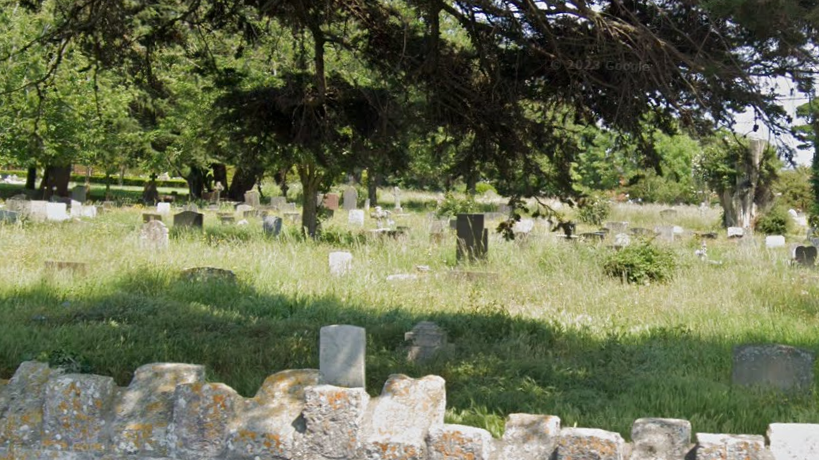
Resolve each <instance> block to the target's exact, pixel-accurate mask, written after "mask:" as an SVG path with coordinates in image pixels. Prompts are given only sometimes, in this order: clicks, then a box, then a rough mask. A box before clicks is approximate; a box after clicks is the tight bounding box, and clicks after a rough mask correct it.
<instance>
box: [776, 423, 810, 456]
mask: <svg viewBox="0 0 819 460" xmlns="http://www.w3.org/2000/svg"><path fill="white" fill-rule="evenodd" d="M768 439H769V440H770V441H771V446H770V450H771V453H772V454H773V458H774V459H775V460H808V459H810V460H813V459H817V458H819V425H815V424H808V423H771V424H770V425H768Z"/></svg>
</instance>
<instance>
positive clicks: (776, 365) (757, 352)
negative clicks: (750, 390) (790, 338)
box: [731, 345, 816, 392]
mask: <svg viewBox="0 0 819 460" xmlns="http://www.w3.org/2000/svg"><path fill="white" fill-rule="evenodd" d="M815 358H816V357H815V355H814V354H813V353H812V352H810V351H808V350H803V349H800V348H794V347H790V346H787V345H742V346H738V347H735V348H734V359H733V370H732V374H731V382H732V383H733V384H734V385H741V386H758V387H762V388H767V389H774V390H781V391H786V392H789V391H810V389H811V388H812V387H813V362H814V360H815Z"/></svg>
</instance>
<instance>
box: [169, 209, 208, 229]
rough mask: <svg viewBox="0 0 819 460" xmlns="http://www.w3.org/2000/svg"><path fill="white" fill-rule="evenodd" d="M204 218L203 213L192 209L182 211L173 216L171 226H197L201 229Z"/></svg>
mask: <svg viewBox="0 0 819 460" xmlns="http://www.w3.org/2000/svg"><path fill="white" fill-rule="evenodd" d="M204 220H205V215H204V214H201V213H198V212H193V211H182V212H180V213H179V214H176V215H174V216H173V226H174V227H180V228H198V229H199V230H201V229H202V227H203V224H204Z"/></svg>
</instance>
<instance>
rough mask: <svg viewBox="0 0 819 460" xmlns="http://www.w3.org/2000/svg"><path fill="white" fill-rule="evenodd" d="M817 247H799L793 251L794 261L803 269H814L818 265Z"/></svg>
mask: <svg viewBox="0 0 819 460" xmlns="http://www.w3.org/2000/svg"><path fill="white" fill-rule="evenodd" d="M816 256H817V249H816V246H797V247H796V249H794V251H793V259H794V260H795V261H796V263H797V264H799V265H802V266H803V267H813V266H814V265H816Z"/></svg>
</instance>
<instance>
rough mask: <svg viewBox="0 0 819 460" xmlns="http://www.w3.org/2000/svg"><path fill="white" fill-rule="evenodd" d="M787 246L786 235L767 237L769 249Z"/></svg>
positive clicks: (766, 245) (766, 244)
mask: <svg viewBox="0 0 819 460" xmlns="http://www.w3.org/2000/svg"><path fill="white" fill-rule="evenodd" d="M784 246H785V237H784V236H782V235H770V236H766V237H765V247H766V248H768V249H773V248H781V247H784Z"/></svg>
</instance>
